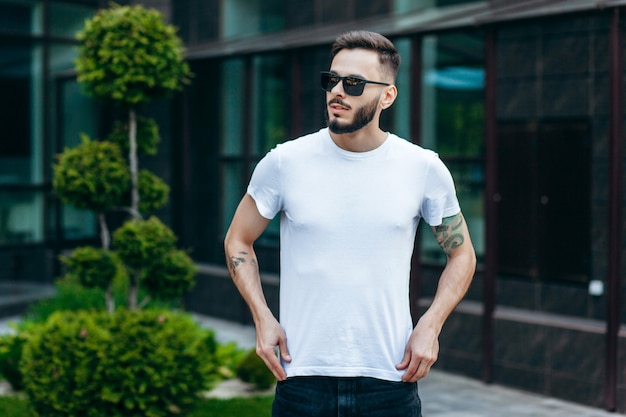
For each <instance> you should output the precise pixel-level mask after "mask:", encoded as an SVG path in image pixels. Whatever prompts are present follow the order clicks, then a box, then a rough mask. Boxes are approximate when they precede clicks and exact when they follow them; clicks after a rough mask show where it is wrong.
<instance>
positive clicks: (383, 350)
mask: <svg viewBox="0 0 626 417" xmlns="http://www.w3.org/2000/svg"><path fill="white" fill-rule="evenodd" d="M248 194H249V195H250V196H251V197H252V198H253V199H254V200H255V202H256V205H257V208H258V210H259V212H260V214H261V215H262V216H263V217H266V218H268V219H271V218H273V217H274V216H275V215H276V214H277V213H279V212H280V213H281V226H280V239H281V245H280V246H281V251H280V265H281V268H280V276H281V278H280V322H281V325H282V326H283V328H284V329H285V332H286V335H287V344H288V348H289V352H290V354H291V356H292V362H291V363H284V364H283V365H284V366H285V370H286V372H287V375H288V376H289V377H292V376H311V375H322V376H337V377H352V376H366V377H373V378H379V379H384V380H390V381H400V380H401V378H402V374H403V373H404V371H398V370H396V368H395V366H396V365H397V364H398V363H400V362H401V360H402V357H403V355H404V350H405V347H406V343H407V341H408V338H409V336H410V333H411V330H412V322H411V316H410V309H409V275H410V261H411V255H412V252H413V243H414V238H415V232H416V229H417V225H418V223H419V220H420V218H424V219H425V220H426V222H428V223H429V224H430V225H433V226H437V225H439V224H441V220H442V218H444V217H449V216H452V215H455V214H457V213H459V211H460V208H459V204H458V202H457V199H456V194H455V190H454V183H453V180H452V177H451V175H450V173H449V171H448V169H447V168H446V167H445V166H444V164H443V163H442V162H441V160H440V159H439V158H438V156H437V154H435V153H434V152H432V151H429V150H425V149H423V148H421V147H419V146H417V145H414V144H411V143H409V142H407V141H406V140H403V139H400V138H399V137H397V136H395V135H393V134H389V135H388V137H387V139H386V140H385V142H384V143H383V144H382V145H380V146H379V147H378V148H376V149H374V150H372V151H369V152H358V153H355V152H348V151H345V150H343V149H341V148H339V147H338V146H337V145H336V144H335V143H334V142H333V140H332V138H331V137H330V134H329V132H328V129H327V128H326V129H322V130H320V131H318V132H316V133H313V134H311V135H307V136H303V137H301V138H298V139H296V140H293V141H290V142H286V143H283V144H281V145H278V146H277V147H276V148H274V149H273V150H272V151H270V152H269V153H268V154H267V155H266V156H265V157H264V158H263V159H262V160H261V161H260V162H259V164H258V165H257V167H256V168H255V171H254V174H253V175H252V179H251V181H250V185H249V186H248Z"/></svg>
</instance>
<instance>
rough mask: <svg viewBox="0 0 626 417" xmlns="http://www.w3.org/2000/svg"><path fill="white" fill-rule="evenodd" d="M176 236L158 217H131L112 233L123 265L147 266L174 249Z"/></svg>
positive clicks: (137, 267) (140, 267)
mask: <svg viewBox="0 0 626 417" xmlns="http://www.w3.org/2000/svg"><path fill="white" fill-rule="evenodd" d="M175 243H176V236H174V233H173V232H172V231H171V230H170V229H169V228H168V227H167V226H166V225H164V224H163V223H162V222H161V221H160V220H159V219H158V218H156V217H154V216H152V217H150V218H149V219H148V220H139V219H132V220H129V221H127V222H126V223H124V224H123V225H122V227H120V228H119V229H117V230H116V231H115V233H113V245H114V246H115V248H116V251H117V254H118V256H119V257H120V259H121V260H122V262H124V264H125V265H127V266H128V267H130V268H132V269H136V270H139V269H142V268H147V267H149V266H151V265H152V264H154V263H155V262H157V261H158V260H159V259H160V258H161V257H162V256H164V255H165V254H166V253H168V252H170V251H172V250H174V244H175Z"/></svg>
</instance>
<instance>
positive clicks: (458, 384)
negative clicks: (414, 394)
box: [0, 315, 626, 417]
mask: <svg viewBox="0 0 626 417" xmlns="http://www.w3.org/2000/svg"><path fill="white" fill-rule="evenodd" d="M194 317H195V318H196V320H197V321H198V322H199V323H200V324H201V325H202V326H205V327H207V328H211V329H213V330H215V332H216V336H217V339H218V341H219V342H221V343H228V342H235V343H237V345H238V346H239V347H241V348H244V349H252V348H254V346H255V344H256V339H255V332H254V328H253V327H252V326H246V325H242V324H238V323H233V322H230V321H226V320H221V319H216V318H212V317H206V316H200V315H195V316H194ZM15 320H19V317H12V318H8V319H4V320H0V334H2V333H6V332H10V331H11V327H10V326H9V325H8V323H9V322H11V321H15ZM214 391H215V392H211V393H209V396H210V397H218V398H227V397H232V396H237V395H250V394H252V392H251V391H250V387H249V386H248V385H246V384H242V383H240V382H238V381H226V382H225V383H223V384H222V385H220V386H218V387H217V388H216V389H215V390H214ZM419 391H420V397H421V399H422V413H423V416H424V417H503V416H506V417H626V415H624V414H617V413H610V412H607V411H604V410H601V409H597V408H592V407H585V406H582V405H579V404H575V403H571V402H567V401H562V400H558V399H555V398H550V397H546V396H542V395H538V394H532V393H528V392H524V391H520V390H515V389H511V388H505V387H502V386H498V385H486V384H483V383H482V382H480V381H477V380H474V379H470V378H466V377H462V376H458V375H453V374H449V373H445V372H441V371H437V370H432V371H431V372H430V374H429V375H428V377H426V378H425V379H424V380H423V381H421V382H420V383H419ZM256 394H258V393H256ZM264 394H268V395H271V391H267V392H265V393H264Z"/></svg>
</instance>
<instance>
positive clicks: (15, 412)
mask: <svg viewBox="0 0 626 417" xmlns="http://www.w3.org/2000/svg"><path fill="white" fill-rule="evenodd" d="M0 416H2V417H37V415H36V414H35V411H34V410H33V409H32V407H31V406H30V404H29V403H28V401H27V400H26V399H25V398H22V397H17V396H7V395H5V396H0Z"/></svg>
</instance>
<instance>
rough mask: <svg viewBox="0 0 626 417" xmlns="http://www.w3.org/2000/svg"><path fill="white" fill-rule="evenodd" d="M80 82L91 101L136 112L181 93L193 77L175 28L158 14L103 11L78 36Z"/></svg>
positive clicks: (118, 9) (117, 8) (131, 9)
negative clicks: (107, 102)
mask: <svg viewBox="0 0 626 417" xmlns="http://www.w3.org/2000/svg"><path fill="white" fill-rule="evenodd" d="M77 38H78V40H79V41H80V43H81V48H80V50H79V53H78V57H77V59H76V71H77V73H78V81H79V82H80V83H83V85H84V88H85V91H86V93H87V94H88V95H90V96H91V97H95V98H99V99H103V100H107V101H113V102H116V103H119V104H122V105H124V106H126V107H134V106H137V105H139V104H144V103H147V102H149V101H150V100H152V99H154V98H156V97H159V96H164V95H167V94H169V93H172V92H174V91H178V90H180V88H181V86H182V84H184V83H186V82H187V81H188V78H189V76H190V71H189V65H188V64H187V63H186V62H185V61H184V55H183V45H182V42H181V40H180V38H179V37H178V36H177V35H176V28H175V27H174V26H171V25H168V24H166V23H165V21H164V19H163V15H162V14H161V13H160V12H158V11H157V10H153V9H145V8H144V7H143V6H119V5H116V4H112V5H111V7H110V8H109V9H103V10H100V11H99V12H98V13H97V14H96V15H95V16H94V17H93V19H90V20H87V21H86V24H85V28H84V29H83V30H82V31H81V32H79V33H78V35H77Z"/></svg>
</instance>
